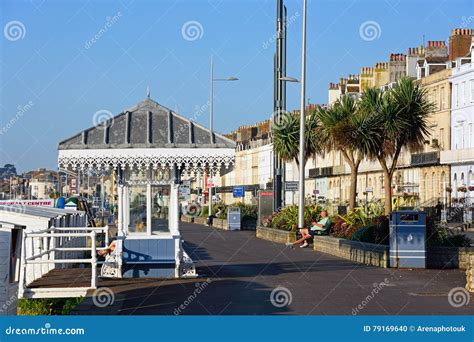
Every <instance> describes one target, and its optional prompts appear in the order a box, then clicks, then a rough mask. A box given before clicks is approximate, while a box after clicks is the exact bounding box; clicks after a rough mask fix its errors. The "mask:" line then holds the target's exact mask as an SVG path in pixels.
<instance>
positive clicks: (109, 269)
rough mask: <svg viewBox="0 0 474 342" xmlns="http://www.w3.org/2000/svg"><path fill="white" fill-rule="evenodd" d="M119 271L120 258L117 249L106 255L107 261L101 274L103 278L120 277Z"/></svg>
mask: <svg viewBox="0 0 474 342" xmlns="http://www.w3.org/2000/svg"><path fill="white" fill-rule="evenodd" d="M119 271H120V269H119V264H118V258H117V255H116V253H115V251H113V252H112V253H110V254H107V256H106V257H105V262H104V263H103V264H102V268H101V269H100V276H101V277H103V278H120V272H119Z"/></svg>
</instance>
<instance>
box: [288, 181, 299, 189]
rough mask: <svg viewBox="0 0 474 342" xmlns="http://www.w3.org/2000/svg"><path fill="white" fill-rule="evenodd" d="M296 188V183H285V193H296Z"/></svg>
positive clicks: (297, 184) (297, 183)
mask: <svg viewBox="0 0 474 342" xmlns="http://www.w3.org/2000/svg"><path fill="white" fill-rule="evenodd" d="M298 186H299V182H298V181H286V182H285V191H298Z"/></svg>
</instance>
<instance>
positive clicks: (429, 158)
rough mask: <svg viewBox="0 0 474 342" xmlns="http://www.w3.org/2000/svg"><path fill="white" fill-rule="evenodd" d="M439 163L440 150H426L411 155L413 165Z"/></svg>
mask: <svg viewBox="0 0 474 342" xmlns="http://www.w3.org/2000/svg"><path fill="white" fill-rule="evenodd" d="M436 164H439V152H425V153H417V154H412V155H411V165H412V166H420V165H436Z"/></svg>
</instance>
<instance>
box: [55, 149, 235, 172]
mask: <svg viewBox="0 0 474 342" xmlns="http://www.w3.org/2000/svg"><path fill="white" fill-rule="evenodd" d="M234 155H235V151H234V149H231V148H133V149H83V150H59V158H58V164H59V166H60V167H62V168H72V169H81V170H86V169H94V170H109V169H110V168H117V167H120V168H122V169H126V168H127V167H129V168H137V169H140V170H147V169H150V168H153V169H155V170H156V169H158V168H163V167H168V168H170V169H171V168H173V167H174V165H177V166H178V168H179V169H180V170H183V171H186V172H188V173H198V174H199V173H204V172H205V171H206V170H211V171H212V172H213V173H219V172H220V170H221V167H222V166H224V167H226V168H228V167H230V166H231V165H233V164H234V158H235V156H234Z"/></svg>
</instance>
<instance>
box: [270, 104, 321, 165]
mask: <svg viewBox="0 0 474 342" xmlns="http://www.w3.org/2000/svg"><path fill="white" fill-rule="evenodd" d="M305 126H306V127H305V158H304V160H303V161H302V162H301V161H300V160H299V159H298V153H299V134H300V133H299V132H300V120H299V116H297V115H294V114H291V113H284V114H282V120H281V123H280V124H275V125H273V127H272V135H273V148H274V151H275V152H276V153H278V155H279V156H280V158H281V159H282V160H283V161H294V162H296V165H298V167H301V164H302V165H303V167H305V165H306V162H307V161H308V159H309V157H311V156H313V155H315V154H317V153H321V151H322V146H321V141H320V138H319V130H318V127H319V121H318V118H317V116H316V115H315V112H311V113H310V114H308V115H307V116H306V120H305Z"/></svg>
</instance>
